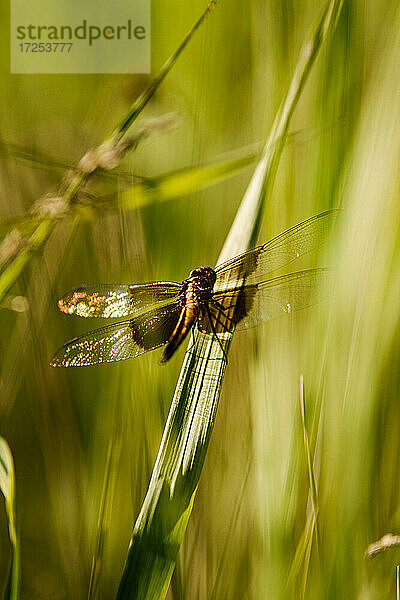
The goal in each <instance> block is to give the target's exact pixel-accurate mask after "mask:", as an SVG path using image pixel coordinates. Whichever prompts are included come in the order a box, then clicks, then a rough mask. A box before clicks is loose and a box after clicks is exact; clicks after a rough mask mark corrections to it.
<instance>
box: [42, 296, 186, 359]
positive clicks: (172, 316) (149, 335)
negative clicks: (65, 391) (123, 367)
mask: <svg viewBox="0 0 400 600" xmlns="http://www.w3.org/2000/svg"><path fill="white" fill-rule="evenodd" d="M180 311H181V309H180V306H179V304H178V303H177V302H173V303H171V304H168V305H166V306H162V307H161V308H156V309H154V310H150V311H147V312H145V313H143V314H141V315H138V316H136V317H134V318H133V319H130V320H129V321H122V322H120V323H114V324H112V325H107V326H106V327H102V328H101V329H95V330H94V331H89V332H88V333H85V334H84V335H81V336H80V337H78V338H75V339H73V340H71V341H70V342H68V343H67V344H65V345H64V346H62V348H60V349H59V350H58V352H56V354H55V355H54V356H53V358H52V360H51V362H50V365H51V366H52V367H87V366H89V365H96V364H98V363H104V362H115V361H120V360H126V359H128V358H134V357H135V356H139V355H140V354H144V353H145V352H148V351H149V350H154V348H158V347H159V346H162V345H163V344H166V343H167V342H168V340H169V338H170V336H171V334H172V332H173V330H174V328H175V326H176V323H177V321H178V319H179V315H180Z"/></svg>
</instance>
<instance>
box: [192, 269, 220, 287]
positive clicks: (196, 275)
mask: <svg viewBox="0 0 400 600" xmlns="http://www.w3.org/2000/svg"><path fill="white" fill-rule="evenodd" d="M189 279H195V280H196V282H197V283H199V284H203V285H204V286H205V287H210V288H212V287H213V285H214V283H215V280H216V279H217V275H216V273H215V271H214V269H212V268H211V267H198V268H197V269H193V271H190V274H189Z"/></svg>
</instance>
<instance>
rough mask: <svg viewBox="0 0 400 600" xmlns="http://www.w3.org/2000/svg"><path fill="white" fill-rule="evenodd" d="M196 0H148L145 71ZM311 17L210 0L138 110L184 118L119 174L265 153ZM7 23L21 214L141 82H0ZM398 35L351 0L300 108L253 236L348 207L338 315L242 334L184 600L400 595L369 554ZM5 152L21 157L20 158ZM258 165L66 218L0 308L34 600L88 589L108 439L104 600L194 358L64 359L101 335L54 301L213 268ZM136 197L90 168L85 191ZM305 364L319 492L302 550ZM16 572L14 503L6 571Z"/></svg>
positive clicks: (391, 423)
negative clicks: (42, 156)
mask: <svg viewBox="0 0 400 600" xmlns="http://www.w3.org/2000/svg"><path fill="white" fill-rule="evenodd" d="M204 8H205V5H204V3H203V2H200V1H198V0H196V1H194V2H192V3H190V4H189V3H184V2H176V3H174V5H173V6H171V3H167V2H166V1H165V0H164V1H162V0H153V1H152V69H153V73H155V72H156V71H157V69H158V68H159V67H160V66H161V64H162V63H163V61H164V60H165V59H166V58H167V57H168V56H169V54H170V53H171V52H172V51H173V50H174V49H175V48H176V47H177V45H178V43H179V42H180V40H181V39H182V37H183V35H184V34H185V33H186V31H187V30H188V29H189V28H190V26H191V25H192V24H193V22H194V21H195V19H196V18H197V17H198V16H199V15H200V13H201V12H202V11H203V10H204ZM320 10H321V5H320V3H318V2H315V1H309V2H305V1H302V2H290V1H286V0H285V1H283V2H278V1H276V0H268V1H262V0H255V1H252V2H248V3H243V2H239V0H232V1H231V2H226V1H225V2H224V1H221V3H220V4H219V5H218V6H217V7H216V9H215V11H214V12H213V13H212V14H211V15H210V16H209V17H208V19H207V21H206V23H205V24H204V26H203V27H202V28H201V30H200V31H199V32H197V34H196V36H195V38H194V39H193V40H192V41H191V43H190V45H189V46H188V48H187V49H186V50H185V52H184V54H183V55H182V57H181V58H180V59H179V61H178V63H177V65H176V67H175V68H174V69H173V71H172V72H171V73H170V74H169V76H168V77H167V79H166V80H165V82H164V83H163V84H162V86H161V87H160V89H159V90H158V92H157V94H156V96H155V97H154V98H153V100H152V101H151V103H150V104H149V106H148V107H147V108H146V110H145V111H144V113H143V115H142V117H141V119H140V122H143V120H144V119H146V118H149V117H156V116H159V115H163V114H165V113H168V112H171V111H173V112H177V113H178V114H179V118H180V122H179V127H178V128H177V129H176V130H174V131H170V132H166V133H158V134H154V135H153V136H152V137H150V138H149V139H148V140H146V141H145V142H144V143H143V144H142V145H140V147H139V148H138V150H137V151H136V152H135V153H133V154H132V155H129V156H128V157H127V158H126V159H125V160H124V163H123V166H122V170H123V171H124V172H129V173H131V174H134V175H139V176H155V175H158V174H160V173H165V172H169V171H172V170H175V169H178V168H181V167H184V166H194V165H197V164H203V163H216V162H217V161H219V160H222V159H223V158H229V157H235V156H240V155H242V154H244V153H245V152H247V151H250V150H254V149H260V148H261V145H262V142H263V141H264V140H265V137H266V135H267V133H268V131H269V127H270V125H271V124H272V121H273V119H274V116H275V113H276V110H277V108H278V106H279V103H280V101H281V99H282V97H283V96H284V94H285V92H286V90H287V86H288V84H289V82H290V79H291V76H292V74H293V70H294V67H295V65H296V62H297V59H298V55H299V51H300V48H301V45H302V42H303V40H304V39H306V37H307V34H308V32H309V29H310V27H311V26H312V25H313V23H314V22H315V19H316V17H317V16H318V15H319V13H320ZM0 15H1V19H0V27H1V40H2V41H1V50H2V51H1V53H0V69H1V94H0V140H1V141H2V153H1V161H0V205H1V208H0V211H1V215H2V216H8V215H12V214H17V213H22V212H24V211H27V210H29V208H30V207H31V205H32V204H33V202H34V201H35V200H36V199H37V198H39V197H40V196H42V195H43V194H44V193H45V192H46V191H48V190H54V189H55V186H56V184H57V182H58V181H59V179H60V173H59V172H55V171H54V169H53V168H52V161H59V162H62V163H66V164H69V165H75V164H76V163H77V161H78V160H79V159H80V158H81V156H82V155H83V154H84V153H85V152H86V150H87V149H88V148H91V147H93V146H94V145H96V144H98V143H100V142H101V141H102V139H103V138H104V136H105V135H106V134H107V133H109V132H110V131H111V130H112V129H113V127H114V125H115V124H116V123H117V122H119V120H120V119H121V118H122V117H123V116H124V114H125V113H126V111H127V110H128V107H129V105H130V103H131V102H132V101H133V100H134V99H135V97H136V96H137V95H138V93H139V92H140V91H141V90H142V89H143V88H144V86H145V85H146V83H147V82H148V81H149V77H147V76H143V75H140V76H139V75H138V76H117V75H115V76H100V75H79V76H78V75H77V76H73V75H70V76H66V75H63V76H61V75H60V76H57V75H48V76H44V75H40V76H36V75H29V76H28V75H10V74H9V49H8V35H9V34H8V27H9V12H8V8H7V7H6V6H5V3H3V4H2V5H1V8H0ZM399 32H400V14H399V8H398V3H397V2H395V1H394V0H387V1H384V0H380V1H379V2H374V3H369V4H368V3H365V2H362V1H361V0H357V1H355V2H352V3H347V2H345V3H344V6H343V10H342V14H341V17H340V20H339V23H338V25H337V29H336V31H335V34H334V36H333V37H332V38H331V39H329V40H328V43H327V44H325V45H324V46H323V47H322V50H321V53H320V56H319V57H318V58H317V61H316V63H315V66H314V68H313V71H312V73H311V76H310V79H309V81H308V83H307V85H306V88H305V92H304V93H303V95H302V97H301V99H300V102H299V105H298V107H297V109H296V112H295V115H294V118H293V121H292V124H291V131H290V135H289V138H288V142H287V144H286V148H285V151H284V154H283V159H282V162H281V164H280V167H279V170H278V176H277V180H276V184H275V187H274V192H273V194H272V198H271V201H270V203H269V205H268V206H267V207H266V212H265V219H264V222H263V226H262V231H261V234H260V241H265V240H267V239H269V238H270V237H272V236H274V235H276V234H278V233H280V232H281V231H283V230H284V229H286V228H288V227H290V226H292V225H294V224H296V223H297V222H299V221H302V220H304V219H306V218H308V217H309V216H311V215H313V214H315V213H317V212H320V211H322V210H325V209H327V208H330V207H332V206H342V207H343V208H344V209H345V210H344V212H343V216H342V219H341V220H340V226H339V228H338V230H337V231H336V232H335V235H334V236H332V239H331V240H330V242H329V248H328V250H327V251H326V253H325V254H324V255H323V256H322V257H321V264H323V265H330V266H333V267H334V268H335V271H334V273H335V289H334V292H333V293H332V296H331V298H330V302H328V303H325V304H323V305H321V306H318V307H315V309H312V310H307V311H303V312H302V313H301V314H295V315H292V316H290V317H288V318H287V319H283V320H280V321H277V322H273V323H271V324H268V325H265V326H262V327H260V328H258V329H257V330H254V331H251V332H248V333H243V334H241V333H239V334H237V335H236V336H235V339H234V341H233V346H232V351H231V353H230V361H229V365H228V368H227V372H226V377H225V381H224V386H223V393H222V398H221V402H220V407H219V412H218V416H217V421H216V425H215V430H214V433H213V438H212V441H211V445H210V449H209V453H208V458H207V460H206V463H205V467H204V472H203V475H202V478H201V480H200V485H199V489H198V493H197V497H196V501H195V504H194V509H193V513H192V516H191V519H190V522H189V526H188V530H187V533H186V537H185V541H184V544H183V546H182V548H181V551H180V554H179V559H178V564H177V569H176V571H175V574H174V576H173V580H172V583H171V587H170V590H169V593H168V594H169V595H168V597H169V598H170V599H171V600H172V599H174V600H177V599H186V600H188V599H194V598H199V599H224V600H228V599H239V598H240V599H245V598H249V599H250V598H251V599H260V598H271V599H274V600H277V599H279V598H301V597H305V598H313V599H320V598H329V599H331V598H332V599H342V598H343V599H344V598H346V599H347V598H359V599H361V598H362V599H363V600H365V599H386V598H388V599H389V598H394V597H395V594H396V581H395V567H396V564H397V563H398V562H400V550H396V549H389V550H387V551H386V552H383V553H381V554H380V555H378V556H377V557H376V558H374V559H373V560H366V558H365V556H364V553H365V551H366V549H367V546H368V544H370V543H371V542H373V541H376V540H377V539H379V538H381V537H382V535H384V534H386V533H389V532H391V533H394V534H397V533H400V504H399V492H400V486H399V473H400V468H399V466H400V465H399V451H400V436H399V431H400V404H399V400H400V350H399V335H400V202H399V183H400V181H399V168H398V165H399V158H400V156H399V155H400V128H399V118H398V117H399V114H400V72H399V65H400V34H399ZM140 122H138V126H140ZM15 144H18V145H19V146H21V147H22V148H24V149H25V150H26V151H29V153H31V156H32V160H28V161H24V162H23V161H17V160H15V158H13V156H12V152H13V149H14V145H15ZM39 152H46V153H47V154H48V155H49V156H50V157H52V160H49V161H48V165H47V167H48V168H47V167H46V166H44V167H41V168H38V165H37V164H36V162H35V160H34V159H35V157H36V156H38V153H39ZM251 172H252V171H251V169H247V170H246V171H244V172H241V173H240V174H238V175H237V176H235V177H234V178H232V179H230V180H228V181H226V182H224V183H222V184H219V185H215V186H213V187H210V188H208V189H207V190H203V191H199V192H196V193H194V194H192V195H190V196H188V197H182V198H180V199H178V200H174V201H171V202H167V203H161V204H154V205H149V206H147V207H146V208H142V209H138V210H135V211H130V212H119V213H118V214H113V215H110V216H107V217H104V216H101V215H99V216H98V218H95V219H93V220H92V221H90V222H79V223H73V222H67V221H66V222H63V223H60V224H59V225H58V226H57V228H56V230H55V232H54V234H53V235H52V237H51V239H50V240H49V242H48V243H47V245H46V248H45V250H44V252H43V253H40V254H38V256H36V257H35V258H34V259H33V261H31V263H30V264H29V266H28V268H27V269H26V270H25V271H24V273H23V275H22V276H21V277H20V279H19V281H18V283H17V284H16V285H15V286H14V287H13V289H12V290H11V292H10V294H9V296H8V297H7V298H6V299H5V300H4V301H3V305H2V307H1V310H0V330H1V337H0V361H1V373H0V426H1V427H0V429H1V434H2V435H3V436H4V437H5V438H6V439H7V441H8V442H9V444H10V447H11V449H12V452H13V455H14V459H15V466H16V476H17V507H18V516H19V523H20V533H21V546H22V598H24V599H28V598H29V599H31V598H43V599H46V598H49V599H52V600H64V599H74V600H75V599H80V598H86V596H87V589H88V581H89V576H90V567H91V560H92V555H93V552H94V548H95V539H96V533H97V518H98V512H99V507H100V500H101V491H102V486H103V478H104V471H105V465H106V457H107V448H108V445H109V442H110V440H111V439H113V440H115V444H116V448H117V450H116V452H115V454H114V457H115V460H114V462H113V463H112V468H111V473H112V477H111V482H110V487H109V492H110V493H109V496H108V499H107V506H106V525H107V528H106V534H105V538H104V547H103V553H102V563H101V574H100V581H99V594H98V597H99V598H102V599H108V598H113V597H114V596H115V593H116V589H117V586H118V582H119V579H120V576H121V572H122V567H123V562H124V558H125V555H126V551H127V546H128V543H129V538H130V535H131V530H132V526H133V524H134V521H135V518H136V516H137V514H138V512H139V510H140V507H141V503H142V501H143V498H144V495H145V492H146V489H147V485H148V482H149V478H150V475H151V470H152V466H153V464H154V460H155V457H156V454H157V449H158V446H159V443H160V440H161V435H162V431H163V427H164V424H165V419H166V415H167V412H168V407H169V403H170V400H171V398H172V394H173V390H174V384H175V382H176V378H177V375H178V373H179V369H180V365H181V359H182V357H183V351H184V350H183V349H182V350H180V351H179V353H178V354H177V356H175V357H174V358H173V360H171V362H170V363H168V365H167V366H165V367H160V366H159V364H158V358H159V353H158V352H157V351H156V352H154V353H150V355H148V356H143V357H140V358H138V359H136V360H133V361H128V362H127V363H125V364H124V363H123V364H116V365H108V366H104V367H93V368H88V369H82V370H79V369H78V370H73V369H71V370H65V371H63V370H58V369H57V370H52V369H51V368H50V367H48V360H49V358H50V357H51V355H52V354H53V353H54V351H55V350H56V349H57V348H58V347H59V346H60V345H61V344H62V343H64V342H65V341H67V340H68V339H71V338H72V337H74V336H76V335H78V334H79V333H81V332H84V331H87V330H89V329H90V328H93V327H95V326H96V325H97V323H92V322H91V323H88V322H85V321H84V320H80V319H73V318H69V317H67V316H65V315H62V314H61V313H59V312H58V311H57V304H56V302H57V299H58V298H59V297H61V296H62V295H63V294H64V293H65V292H66V291H67V290H68V289H70V288H72V287H75V286H77V285H79V284H82V283H92V282H104V283H112V282H116V283H136V282H143V281H151V280H157V279H161V280H170V279H171V280H174V281H181V280H182V279H184V278H185V277H186V276H187V274H188V272H189V271H190V270H191V269H192V268H193V267H195V266H197V265H202V264H206V265H208V264H209V265H213V264H215V260H216V258H217V256H218V254H219V250H220V248H221V246H222V244H223V241H224V239H225V236H226V234H227V232H228V231H229V228H230V225H231V223H232V220H233V218H234V216H235V211H236V209H237V207H238V205H239V203H240V200H241V197H242V195H243V192H244V190H245V189H246V185H247V184H248V182H249V179H250V177H251ZM125 185H126V184H125V179H124V180H123V181H122V179H121V180H119V179H118V177H116V179H115V181H114V182H112V183H107V184H106V183H105V182H104V181H102V180H101V179H100V180H99V181H97V183H96V186H95V188H94V189H95V190H96V192H97V193H104V192H106V191H107V192H110V190H112V191H115V193H117V192H118V190H119V189H121V188H123V187H124V186H125ZM315 264H316V262H315V261H314V262H312V261H311V262H310V261H304V264H303V263H302V264H301V265H299V266H298V268H302V267H305V266H308V265H309V266H315ZM296 269H297V265H296ZM16 296H17V297H18V296H23V297H24V298H26V301H25V302H26V308H27V310H25V312H17V311H16V310H15V308H16V307H17V308H18V301H16V300H15V297H16ZM300 374H303V375H304V385H305V402H306V425H307V430H308V434H309V437H310V443H311V448H312V452H313V456H314V470H315V477H316V481H317V494H318V503H319V513H318V518H317V519H318V535H317V536H315V537H314V538H313V541H312V543H307V541H306V542H305V541H304V535H305V534H304V532H305V531H307V526H308V525H307V524H308V523H309V520H310V518H311V515H312V508H311V500H310V490H309V487H310V486H309V477H308V473H307V460H306V454H305V450H304V441H303V429H302V424H301V414H300V403H299V394H300V391H299V390H300V387H299V380H300ZM8 560H9V541H8V532H7V519H6V514H5V510H3V508H2V509H1V511H0V580H4V579H5V576H6V570H7V564H8Z"/></svg>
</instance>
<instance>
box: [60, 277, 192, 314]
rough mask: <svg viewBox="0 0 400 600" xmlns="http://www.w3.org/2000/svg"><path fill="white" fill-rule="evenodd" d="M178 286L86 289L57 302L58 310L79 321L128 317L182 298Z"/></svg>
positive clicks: (160, 284)
mask: <svg viewBox="0 0 400 600" xmlns="http://www.w3.org/2000/svg"><path fill="white" fill-rule="evenodd" d="M180 287H181V286H180V285H179V283H175V282H172V281H156V282H153V283H145V284H142V285H104V284H93V285H83V286H81V287H77V288H74V289H73V290H71V291H70V292H68V294H66V295H65V296H64V297H63V298H61V300H59V301H58V307H59V309H60V310H61V311H62V312H64V313H67V314H68V315H78V316H79V317H104V318H109V317H110V318H111V317H126V316H128V315H131V314H135V313H138V312H140V311H142V310H144V309H145V308H148V309H150V308H154V307H155V306H157V305H158V304H165V303H166V302H168V301H171V300H175V299H177V298H178V296H179V291H180Z"/></svg>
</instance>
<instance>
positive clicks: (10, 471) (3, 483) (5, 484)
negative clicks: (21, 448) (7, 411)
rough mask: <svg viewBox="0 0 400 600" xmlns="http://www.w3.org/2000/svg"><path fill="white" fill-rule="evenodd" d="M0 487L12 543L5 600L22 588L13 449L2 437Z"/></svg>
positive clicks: (0, 440) (0, 443)
mask: <svg viewBox="0 0 400 600" xmlns="http://www.w3.org/2000/svg"><path fill="white" fill-rule="evenodd" d="M0 489H1V491H2V493H3V495H4V499H5V503H6V511H7V517H8V532H9V536H10V541H11V545H12V555H11V567H10V572H9V575H8V580H7V584H6V589H5V592H4V596H3V597H4V600H17V599H18V598H19V590H20V541H19V534H18V528H17V519H16V501H15V473H14V461H13V458H12V454H11V450H10V448H9V446H8V444H7V442H6V441H5V439H4V438H2V437H0Z"/></svg>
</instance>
